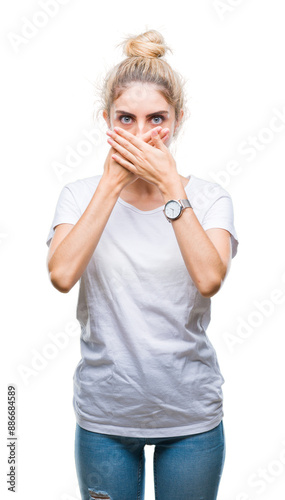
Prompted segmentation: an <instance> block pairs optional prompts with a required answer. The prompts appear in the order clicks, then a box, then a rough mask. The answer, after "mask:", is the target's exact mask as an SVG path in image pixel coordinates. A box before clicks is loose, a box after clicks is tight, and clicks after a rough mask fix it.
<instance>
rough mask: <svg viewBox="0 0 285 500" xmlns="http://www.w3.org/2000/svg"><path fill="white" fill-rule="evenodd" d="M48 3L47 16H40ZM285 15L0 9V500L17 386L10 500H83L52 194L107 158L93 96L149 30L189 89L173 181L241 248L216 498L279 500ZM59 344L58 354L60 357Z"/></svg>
mask: <svg viewBox="0 0 285 500" xmlns="http://www.w3.org/2000/svg"><path fill="white" fill-rule="evenodd" d="M47 4H49V5H50V9H51V4H53V13H51V10H50V12H49V14H46V15H44V14H43V12H44V11H45V10H47V8H46V9H45V8H44V6H47ZM186 5H187V9H186V7H185V6H186ZM56 6H57V7H58V9H57V10H58V11H57V12H56V11H55V7H56ZM283 8H284V5H283V1H282V0H271V1H270V2H269V1H265V0H247V1H245V0H244V1H238V0H225V1H220V2H214V1H213V0H208V1H205V0H200V1H199V2H197V1H190V2H187V4H186V3H185V2H182V1H181V0H176V1H175V2H154V1H153V0H152V1H149V0H144V2H138V3H136V2H133V1H129V0H128V1H124V2H119V1H117V2H114V1H111V2H110V1H109V2H102V3H101V2H100V3H99V2H95V1H91V0H85V1H82V2H79V1H78V0H70V1H63V0H62V1H61V2H59V0H58V2H57V1H56V0H54V1H53V2H48V1H47V0H42V2H40V0H38V1H33V0H21V1H19V0H17V1H16V0H15V1H13V2H5V8H4V7H3V6H2V7H1V10H2V12H1V14H2V15H1V39H2V47H1V55H2V58H1V61H2V62H1V70H2V71H1V73H2V76H1V84H2V90H1V93H0V98H1V119H2V132H1V138H2V146H1V154H2V161H1V178H2V179H1V219H0V255H1V294H2V296H1V308H2V313H1V338H2V349H1V395H0V396H1V425H0V428H1V455H0V457H1V479H0V482H1V491H0V495H1V498H10V497H12V493H9V492H8V491H7V483H6V478H7V476H6V474H7V472H8V465H7V457H8V448H7V424H6V422H7V408H6V406H7V405H6V400H7V396H6V392H7V385H8V384H14V385H15V386H16V387H17V436H18V441H17V461H18V464H17V493H16V494H17V495H18V497H19V498H21V499H29V500H36V499H37V500H38V499H39V498H40V499H41V500H51V499H52V500H79V499H80V496H79V490H78V485H77V478H76V470H75V463H74V431H75V416H74V413H73V408H72V377H73V373H74V370H75V367H76V365H77V363H78V361H79V359H80V350H79V330H78V331H75V335H74V331H73V334H71V333H72V332H71V330H69V333H68V327H71V328H72V326H73V327H74V325H75V327H76V325H77V322H76V319H75V308H76V302H77V294H78V284H77V285H76V286H75V287H74V288H73V289H72V290H71V292H70V293H68V294H61V293H59V292H58V291H57V290H56V289H55V288H53V287H52V285H51V283H50V282H49V279H48V273H47V268H46V257H47V251H48V248H47V246H46V237H47V234H48V232H49V228H50V225H51V222H52V218H53V214H54V210H55V205H56V202H57V199H58V196H59V193H60V190H61V188H62V187H63V186H64V185H65V184H66V183H68V182H71V181H73V180H76V179H79V178H84V177H88V176H91V175H95V174H100V173H102V171H103V163H104V159H105V157H106V155H107V152H108V150H109V145H108V144H107V136H106V135H105V130H106V127H105V126H104V124H103V123H102V120H101V121H100V120H99V121H95V122H94V121H93V117H92V115H93V111H94V97H95V95H94V86H93V82H95V81H96V80H97V79H98V78H102V77H103V76H104V75H105V73H106V71H107V70H108V69H109V68H110V67H112V66H113V65H114V64H116V63H117V62H119V61H121V60H122V59H123V57H124V56H123V54H122V52H121V48H116V47H115V46H116V44H118V43H119V42H121V41H122V39H123V38H124V37H125V36H127V35H129V34H135V35H137V34H139V33H141V32H143V31H145V30H147V29H157V30H158V31H160V32H161V33H162V34H163V36H164V38H165V41H166V43H167V44H168V45H169V46H170V47H171V48H172V49H173V54H168V56H167V60H168V62H170V64H171V65H172V66H173V68H174V69H176V70H177V71H179V72H180V73H181V74H182V75H183V76H184V77H185V78H186V79H187V95H188V106H189V109H190V112H191V116H190V118H189V120H188V121H187V122H186V123H185V124H184V128H183V131H181V134H180V137H179V138H178V141H177V145H176V151H175V158H176V161H177V168H178V171H179V173H181V174H182V175H184V176H186V175H189V174H193V175H196V176H198V177H201V178H204V179H206V180H210V181H216V182H219V183H220V184H221V185H223V186H224V187H225V188H226V189H227V190H228V191H229V193H230V194H231V196H232V199H233V204H234V210H235V226H236V230H237V233H238V236H239V241H240V245H239V250H238V254H237V256H236V257H235V259H234V260H233V262H232V267H231V270H230V274H229V276H228V277H227V281H226V282H225V284H224V286H223V288H222V289H221V290H220V292H219V293H218V294H217V295H216V296H214V297H213V299H212V322H211V324H210V327H209V329H208V335H209V338H210V340H211V342H212V343H213V345H214V347H215V349H216V351H217V355H218V360H219V363H220V368H221V371H222V373H223V376H224V378H225V384H224V386H223V391H224V413H225V416H224V428H225V435H226V446H227V455H226V462H225V467H224V472H223V476H222V480H221V484H220V490H219V496H218V498H219V500H257V499H260V500H281V498H283V497H284V489H285V480H284V475H285V429H284V421H285V418H284V416H285V415H284V408H285V406H284V376H285V370H284V333H285V332H284V300H285V263H284V175H283V171H284V166H285V165H284V159H285V155H284V137H285V95H284V88H285V73H284V44H285V31H284V10H283ZM43 16H44V17H43ZM40 24H43V25H42V26H41V27H39V25H40ZM28 26H29V28H28ZM23 34H24V35H25V36H23ZM17 37H18V38H17ZM278 114H279V118H274V117H277V116H278ZM280 117H281V118H280ZM282 117H283V121H282ZM277 127H278V131H277ZM94 129H96V130H97V134H98V137H99V138H100V140H98V141H97V144H96V146H95V145H93V146H92V144H91V143H90V144H89V151H88V154H85V156H83V155H82V154H81V158H80V157H79V160H78V162H77V165H74V166H73V167H72V168H71V167H69V169H66V170H65V171H64V172H63V173H62V174H61V176H59V175H57V174H56V171H55V168H54V165H55V162H60V163H61V164H63V165H65V166H66V165H67V163H66V157H67V152H68V151H71V148H72V149H73V150H75V151H76V150H77V149H78V150H79V151H80V143H81V141H82V140H83V139H85V137H84V130H85V131H91V130H94ZM253 138H255V139H253ZM252 140H254V141H256V142H255V143H254V144H255V145H254V146H249V143H250V141H252ZM81 145H82V144H81ZM249 148H250V149H249ZM85 153H86V150H85ZM173 154H174V153H173ZM233 162H235V163H234V164H235V165H236V170H235V171H234V173H233V172H232V173H228V174H227V176H226V175H225V171H226V169H227V168H228V169H229V168H230V166H231V165H233ZM222 171H223V172H222ZM264 301H265V302H264ZM60 333H62V334H63V335H62V336H61V338H62V339H63V338H65V346H64V347H63V346H61V347H56V343H55V340H54V339H55V338H59V334H60ZM48 356H49V359H47V357H48ZM51 356H53V359H51ZM29 370H30V371H29ZM23 373H25V374H26V375H25V376H24V374H23ZM145 452H146V460H147V471H146V472H147V477H146V500H153V499H154V490H153V475H152V457H153V447H150V446H148V447H146V448H145Z"/></svg>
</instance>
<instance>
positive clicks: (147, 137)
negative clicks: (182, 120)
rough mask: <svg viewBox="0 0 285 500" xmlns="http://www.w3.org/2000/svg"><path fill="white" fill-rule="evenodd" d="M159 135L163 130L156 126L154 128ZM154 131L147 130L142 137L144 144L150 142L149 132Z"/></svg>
mask: <svg viewBox="0 0 285 500" xmlns="http://www.w3.org/2000/svg"><path fill="white" fill-rule="evenodd" d="M155 128H156V129H157V130H158V132H159V133H161V132H162V130H165V129H162V127H160V126H157V127H155ZM152 130H154V128H152V129H151V130H148V132H146V133H145V134H144V135H143V136H142V140H143V141H145V142H149V141H150V140H151V131H152Z"/></svg>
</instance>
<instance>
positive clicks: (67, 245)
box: [47, 175, 121, 293]
mask: <svg viewBox="0 0 285 500" xmlns="http://www.w3.org/2000/svg"><path fill="white" fill-rule="evenodd" d="M120 190H121V187H120V184H118V183H117V184H116V183H115V182H113V181H112V179H110V178H107V176H106V177H105V176H104V175H103V176H102V178H101V179H100V182H99V184H98V186H97V189H96V191H95V193H94V195H93V196H92V198H91V201H90V203H89V205H88V207H87V208H86V210H85V211H84V213H83V214H82V216H81V217H80V219H79V220H78V221H77V223H76V224H75V225H74V226H73V225H70V224H60V225H58V226H57V227H56V230H55V235H54V237H53V239H52V242H51V245H50V247H49V252H48V258H47V266H48V271H49V277H50V280H51V282H52V284H53V286H54V287H55V288H57V290H59V291H60V292H63V293H67V292H69V290H70V289H71V288H72V287H73V286H74V285H75V283H76V282H77V281H78V280H79V278H80V277H81V275H82V274H83V272H84V270H85V268H86V267H87V264H88V262H89V261H90V258H91V257H92V254H93V252H94V250H95V248H96V246H97V244H98V242H99V240H100V237H101V235H102V232H103V230H104V228H105V226H106V224H107V221H108V219H109V217H110V214H111V212H112V210H113V207H114V205H115V203H116V201H117V199H118V197H119V194H120Z"/></svg>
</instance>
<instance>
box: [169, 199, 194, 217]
mask: <svg viewBox="0 0 285 500" xmlns="http://www.w3.org/2000/svg"><path fill="white" fill-rule="evenodd" d="M185 208H192V206H191V205H190V201H189V200H169V201H168V202H167V203H166V204H165V206H164V209H163V212H164V215H165V217H166V218H167V220H168V222H172V221H173V220H176V219H179V217H181V215H182V212H183V210H184V209H185Z"/></svg>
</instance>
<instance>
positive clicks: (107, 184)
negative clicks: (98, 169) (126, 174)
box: [99, 172, 124, 197]
mask: <svg viewBox="0 0 285 500" xmlns="http://www.w3.org/2000/svg"><path fill="white" fill-rule="evenodd" d="M99 184H100V186H101V187H102V188H107V189H108V191H110V192H111V193H112V194H113V195H114V196H115V197H119V196H120V193H121V191H122V189H123V187H124V186H123V184H122V183H119V182H118V180H117V179H115V178H114V177H113V176H112V175H108V174H107V173H106V172H103V174H102V177H101V179H100V182H99Z"/></svg>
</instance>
